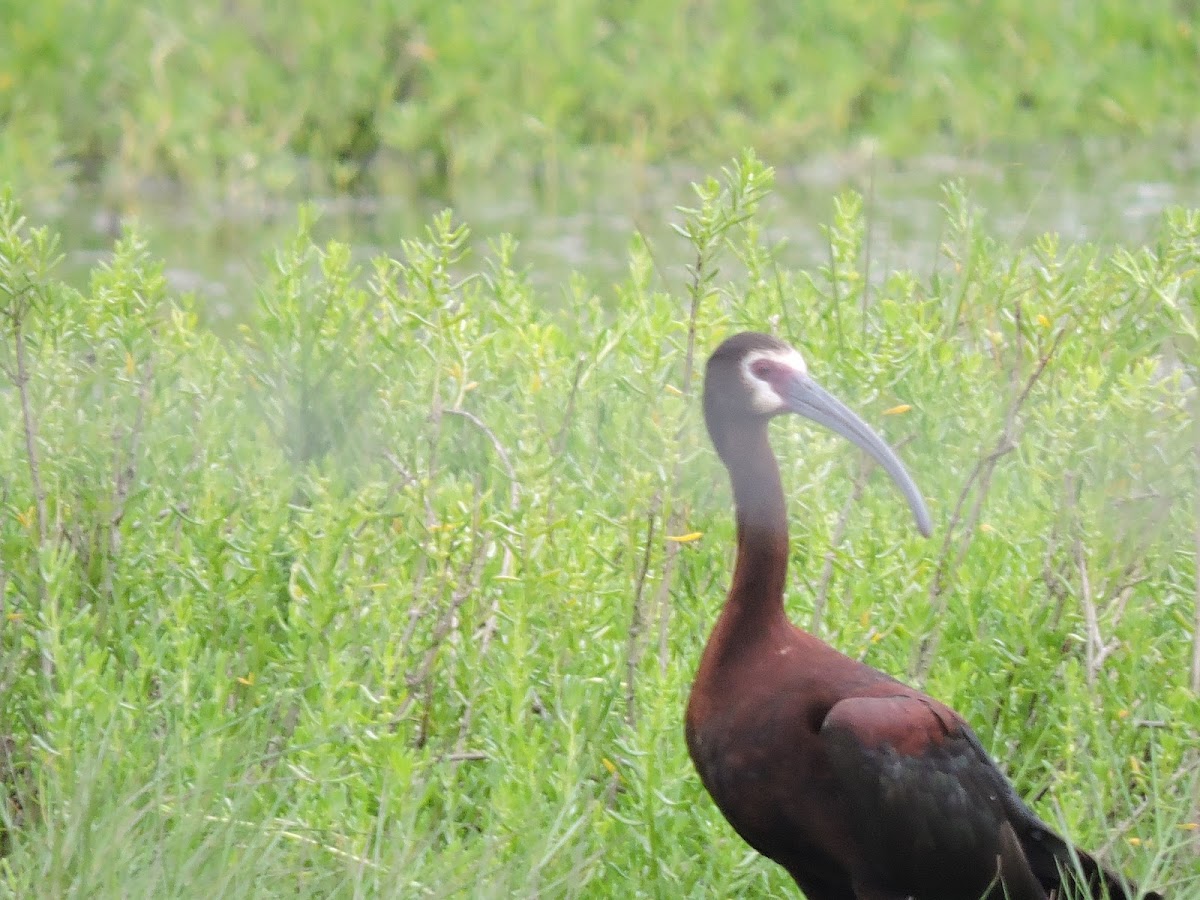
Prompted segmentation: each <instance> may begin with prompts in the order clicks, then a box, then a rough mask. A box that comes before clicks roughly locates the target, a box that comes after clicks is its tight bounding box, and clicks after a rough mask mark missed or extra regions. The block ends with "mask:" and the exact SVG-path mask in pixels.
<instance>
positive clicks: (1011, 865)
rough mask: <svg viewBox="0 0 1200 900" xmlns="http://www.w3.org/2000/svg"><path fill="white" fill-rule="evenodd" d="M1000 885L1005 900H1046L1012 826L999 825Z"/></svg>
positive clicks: (1006, 824)
mask: <svg viewBox="0 0 1200 900" xmlns="http://www.w3.org/2000/svg"><path fill="white" fill-rule="evenodd" d="M997 862H998V864H999V868H1000V884H1001V887H1002V889H1003V892H1004V896H1005V897H1006V898H1007V900H1047V894H1046V889H1045V888H1044V887H1042V883H1041V882H1040V881H1038V879H1037V876H1036V875H1034V874H1033V869H1031V868H1030V867H1029V860H1028V859H1026V858H1025V850H1024V849H1023V848H1022V847H1021V842H1020V841H1019V840H1017V833H1016V832H1015V831H1013V828H1012V825H1010V824H1009V823H1008V822H1003V823H1001V825H1000V856H999V858H998V860H997Z"/></svg>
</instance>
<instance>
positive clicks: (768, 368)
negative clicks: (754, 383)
mask: <svg viewBox="0 0 1200 900" xmlns="http://www.w3.org/2000/svg"><path fill="white" fill-rule="evenodd" d="M750 371H751V372H752V373H753V374H754V377H755V378H760V379H762V380H763V381H770V380H771V376H772V375H774V374H775V364H774V363H772V362H771V361H770V360H766V359H760V360H757V361H755V362H754V363H753V364H752V365H751V366H750Z"/></svg>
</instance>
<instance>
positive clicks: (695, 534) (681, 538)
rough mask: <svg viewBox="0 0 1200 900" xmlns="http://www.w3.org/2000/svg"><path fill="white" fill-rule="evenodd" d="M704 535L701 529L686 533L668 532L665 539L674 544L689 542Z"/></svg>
mask: <svg viewBox="0 0 1200 900" xmlns="http://www.w3.org/2000/svg"><path fill="white" fill-rule="evenodd" d="M703 536H704V532H703V531H689V532H688V533H687V534H668V535H667V540H668V541H673V542H674V543H676V544H690V543H692V542H693V541H698V540H700V538H702V537H703Z"/></svg>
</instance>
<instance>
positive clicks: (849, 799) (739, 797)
mask: <svg viewBox="0 0 1200 900" xmlns="http://www.w3.org/2000/svg"><path fill="white" fill-rule="evenodd" d="M704 412H705V421H706V423H707V425H708V429H709V434H710V436H711V437H712V440H713V444H714V446H715V447H716V449H717V452H718V453H719V455H720V456H721V459H722V461H723V462H724V463H725V466H726V468H727V469H728V470H729V477H730V482H731V484H732V487H733V495H734V503H735V507H736V512H737V559H736V562H735V565H734V572H733V583H732V585H731V587H730V589H729V595H728V599H727V600H726V603H725V606H724V608H723V609H722V610H721V614H720V616H719V617H718V619H717V622H716V625H715V626H714V627H713V631H712V635H711V637H710V638H709V641H708V644H707V646H706V647H705V649H704V653H703V655H702V656H701V659H700V667H699V670H698V672H697V674H696V680H695V683H694V684H693V686H692V693H691V697H690V699H689V701H688V708H687V722H686V724H687V728H686V733H687V743H688V750H689V752H690V753H691V756H692V760H693V762H694V763H695V765H696V769H697V771H698V772H699V774H700V778H701V780H702V781H703V782H704V786H705V787H706V788H707V789H708V792H709V793H710V794H711V795H712V797H713V799H714V800H715V801H716V803H717V806H718V807H719V808H720V809H721V811H722V813H724V815H725V817H726V818H727V819H728V820H729V822H730V824H732V825H733V827H734V829H735V830H736V831H737V832H738V834H740V835H741V836H742V837H743V838H744V839H745V840H746V841H747V842H748V843H749V844H750V845H751V846H753V847H754V848H755V849H757V850H758V851H759V852H760V853H762V854H764V855H765V856H768V857H770V858H771V859H773V860H775V861H776V862H777V863H779V864H780V865H782V866H783V867H784V868H786V869H787V870H788V872H789V873H790V874H791V875H792V877H793V878H794V879H795V880H796V883H797V884H798V885H799V886H800V888H801V890H802V891H803V892H804V893H805V894H806V895H807V897H808V898H809V900H906V898H910V897H911V898H915V900H979V898H981V897H987V898H988V900H1000V898H1002V897H1004V890H1005V889H1006V890H1007V892H1008V895H1009V897H1010V898H1011V900H1045V898H1046V897H1047V896H1048V895H1049V892H1051V891H1056V890H1058V889H1059V888H1060V885H1061V881H1062V880H1063V879H1064V878H1068V879H1072V880H1075V881H1076V883H1077V884H1078V885H1080V886H1083V887H1086V888H1087V889H1088V890H1089V893H1090V894H1091V895H1092V896H1094V897H1096V898H1100V897H1102V896H1109V897H1111V898H1112V900H1129V898H1133V897H1135V896H1137V894H1136V892H1135V891H1134V889H1133V888H1131V887H1130V886H1129V885H1128V884H1127V883H1126V882H1124V881H1123V880H1122V879H1121V878H1119V877H1118V876H1117V875H1115V874H1113V873H1112V872H1109V871H1108V870H1106V869H1105V868H1103V867H1102V866H1101V865H1100V864H1099V863H1098V862H1097V861H1096V860H1095V859H1093V858H1092V857H1091V856H1089V855H1087V854H1086V853H1082V852H1079V851H1074V850H1073V849H1072V848H1069V847H1068V845H1067V844H1066V842H1065V841H1063V840H1062V839H1061V838H1060V837H1058V836H1057V835H1056V834H1054V833H1053V832H1052V831H1051V830H1050V829H1049V828H1048V827H1047V826H1046V825H1045V824H1043V823H1042V822H1041V821H1040V820H1039V819H1038V818H1037V817H1036V816H1035V815H1034V813H1033V812H1032V811H1031V810H1030V809H1029V808H1028V807H1027V806H1026V805H1025V803H1024V802H1023V801H1022V800H1021V799H1020V798H1019V797H1018V796H1017V795H1016V794H1015V792H1014V791H1013V790H1012V787H1011V786H1010V785H1009V783H1008V782H1007V780H1006V779H1005V778H1004V776H1003V775H1002V774H1001V773H1000V771H999V770H998V769H997V768H996V766H995V765H994V764H993V763H992V761H991V760H990V759H989V758H988V756H987V754H986V753H985V752H984V750H983V748H982V747H981V746H980V744H979V741H978V740H977V739H976V738H975V736H974V734H973V733H972V732H971V730H970V728H969V727H968V726H967V724H966V723H965V722H964V721H963V720H962V718H961V717H960V716H959V715H958V714H957V713H955V712H954V711H953V710H951V709H949V708H948V707H946V706H944V705H943V704H941V703H939V702H937V701H936V700H933V699H931V698H929V697H927V696H925V695H924V694H922V693H921V692H919V691H916V690H914V689H912V688H910V687H908V686H906V685H904V684H902V683H900V682H898V681H896V680H895V679H893V678H890V677H889V676H887V675H885V674H883V673H882V672H879V671H877V670H875V669H872V668H870V667H869V666H866V665H864V664H862V663H860V662H858V661H857V660H853V659H851V658H849V657H847V656H845V655H843V654H841V653H839V652H838V651H836V650H834V649H833V648H832V647H829V646H828V645H826V644H824V643H823V642H821V641H820V640H818V639H817V638H816V637H814V636H813V635H811V634H808V633H807V632H805V631H802V630H800V629H799V628H796V627H795V626H794V625H792V624H791V622H789V621H788V618H787V615H786V613H785V611H784V606H783V595H784V588H785V584H786V575H787V557H788V528H787V511H786V506H785V502H784V494H783V488H782V485H781V483H780V477H779V468H778V465H777V463H776V460H775V455H774V453H773V452H772V450H771V447H770V444H769V441H768V438H767V423H768V421H769V420H770V419H771V418H772V417H773V416H775V415H777V414H779V413H783V412H797V413H800V414H802V415H805V416H808V417H810V418H813V419H815V420H816V421H819V422H821V423H823V424H825V425H827V426H829V427H831V428H833V429H834V430H835V431H838V432H839V433H841V434H843V435H845V436H847V437H848V438H850V439H851V440H853V441H855V442H856V443H859V444H860V445H861V446H864V447H865V448H866V449H868V450H869V451H870V452H871V453H872V454H873V455H874V456H875V457H876V459H877V460H879V461H880V462H881V464H882V465H883V466H884V468H885V469H887V471H888V472H889V473H890V474H891V475H892V477H893V479H895V480H896V482H897V484H898V485H900V487H901V489H902V490H903V491H904V493H905V496H906V497H907V498H908V500H909V503H910V505H911V506H912V509H913V512H914V514H915V516H916V518H917V522H918V526H919V527H920V528H921V530H922V531H923V532H925V533H928V532H929V530H930V524H929V518H928V513H927V512H926V511H925V507H924V503H923V501H922V500H921V498H920V496H919V494H918V493H917V491H916V488H915V486H913V485H912V482H911V479H909V478H908V476H907V473H905V472H904V471H903V467H902V466H901V465H900V463H899V461H898V460H897V459H896V458H895V457H894V455H892V454H891V452H890V451H889V450H887V448H886V447H885V446H884V445H883V444H882V442H881V441H879V439H878V437H877V436H875V435H874V434H873V433H870V432H869V429H867V428H866V426H865V425H863V424H862V422H861V421H860V420H858V419H857V417H855V416H854V415H853V413H851V412H850V411H849V410H847V409H846V408H845V407H843V406H841V404H839V403H838V402H837V401H836V400H833V398H831V397H829V395H827V394H825V393H824V392H823V391H822V390H821V389H820V388H818V387H817V386H816V385H815V384H814V383H813V382H812V381H811V379H809V378H808V376H807V373H806V371H805V368H804V363H803V360H801V359H800V357H799V355H798V354H796V352H795V351H794V350H792V349H791V348H790V347H788V346H787V345H786V344H784V343H782V342H781V341H778V340H777V339H775V338H772V337H769V336H767V335H761V334H753V333H744V334H740V335H736V336H734V337H732V338H730V339H729V340H727V341H725V342H724V343H723V344H722V345H721V346H720V347H719V348H718V349H717V350H716V351H715V352H714V353H713V355H712V357H710V359H709V362H708V369H707V373H706V377H705V385H704ZM1076 861H1077V862H1076ZM1060 871H1062V872H1066V873H1067V874H1066V875H1065V876H1064V875H1060ZM999 878H1003V880H1004V883H1005V886H1004V888H1001V887H1000V886H999V885H998V879H999ZM1101 885H1103V886H1104V887H1103V888H1101ZM1104 890H1106V891H1107V892H1108V893H1107V895H1106V894H1104V893H1103V891H1104ZM1146 897H1147V900H1152V898H1157V900H1161V898H1160V897H1159V895H1157V894H1154V893H1150V894H1147V895H1146Z"/></svg>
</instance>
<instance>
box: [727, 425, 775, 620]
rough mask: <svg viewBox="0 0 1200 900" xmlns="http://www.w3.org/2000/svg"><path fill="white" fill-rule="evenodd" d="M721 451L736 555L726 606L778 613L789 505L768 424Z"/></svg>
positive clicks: (732, 439)
mask: <svg viewBox="0 0 1200 900" xmlns="http://www.w3.org/2000/svg"><path fill="white" fill-rule="evenodd" d="M724 451H725V452H723V453H722V456H723V457H724V460H725V465H726V467H727V468H728V469H729V479H730V482H731V483H732V485H733V499H734V505H735V507H736V511H737V560H736V562H735V563H734V569H733V584H732V586H731V587H730V589H729V599H728V601H727V607H728V609H729V610H730V612H734V611H742V612H744V613H751V612H752V613H754V614H756V615H757V614H768V615H774V614H776V613H777V614H778V615H780V616H782V615H783V592H784V587H785V585H786V582H787V562H788V529H787V504H786V502H785V501H784V497H783V484H782V482H781V481H780V478H779V464H778V462H776V460H775V454H774V452H772V450H771V445H770V442H769V441H768V440H767V426H766V423H765V422H760V423H755V425H754V427H752V428H748V429H746V430H745V431H741V432H739V433H737V434H735V435H731V436H730V437H729V440H728V441H727V443H726V446H725V448H724Z"/></svg>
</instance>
